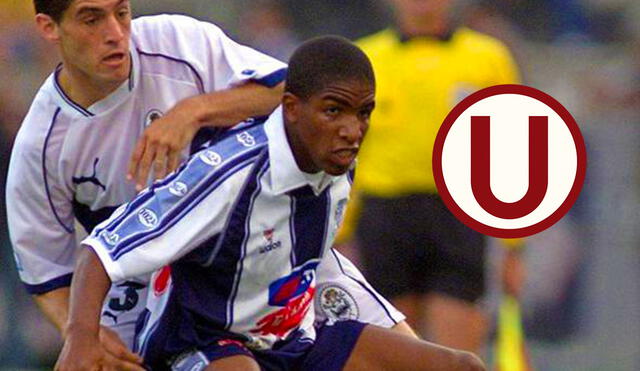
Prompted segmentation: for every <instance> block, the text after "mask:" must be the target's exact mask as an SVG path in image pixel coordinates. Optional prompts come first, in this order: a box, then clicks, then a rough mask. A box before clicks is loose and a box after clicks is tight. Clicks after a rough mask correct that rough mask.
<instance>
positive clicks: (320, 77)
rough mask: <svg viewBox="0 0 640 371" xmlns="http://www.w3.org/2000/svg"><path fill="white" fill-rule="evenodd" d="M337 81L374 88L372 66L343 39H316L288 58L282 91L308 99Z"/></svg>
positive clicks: (338, 37) (360, 52)
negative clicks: (357, 81) (365, 84)
mask: <svg viewBox="0 0 640 371" xmlns="http://www.w3.org/2000/svg"><path fill="white" fill-rule="evenodd" d="M337 80H360V81H363V82H366V83H369V84H371V86H372V87H374V88H375V77H374V74H373V67H371V62H370V61H369V58H367V56H366V54H364V52H363V51H362V50H360V48H358V47H357V46H355V45H354V44H353V43H352V42H351V41H349V40H347V39H345V38H344V37H340V36H322V37H317V38H314V39H311V40H308V41H306V42H304V43H303V44H302V45H300V47H298V49H296V51H295V52H294V53H293V55H292V56H291V58H290V59H289V69H288V71H287V80H286V83H285V91H286V92H290V93H292V94H293V95H295V96H297V97H299V98H302V99H308V98H309V97H310V96H312V95H313V94H315V93H318V92H319V91H321V90H322V89H324V88H325V87H326V86H327V85H329V84H330V83H331V82H334V81H337Z"/></svg>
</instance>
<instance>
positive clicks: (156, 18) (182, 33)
mask: <svg viewBox="0 0 640 371" xmlns="http://www.w3.org/2000/svg"><path fill="white" fill-rule="evenodd" d="M222 34H223V32H222V30H221V29H220V28H219V27H218V26H216V25H214V24H213V23H209V22H203V21H199V20H197V19H195V18H192V17H188V16H184V15H177V14H161V15H153V16H144V17H139V18H136V19H134V20H133V22H132V38H133V39H134V41H136V42H137V43H141V44H142V45H143V46H149V47H154V46H155V47H158V46H159V45H160V44H161V43H164V42H169V43H176V42H180V41H182V42H187V41H192V42H193V41H197V40H198V39H200V38H201V37H203V36H205V35H208V36H209V37H211V36H219V35H222ZM194 37H195V38H196V40H194V39H193V38H194Z"/></svg>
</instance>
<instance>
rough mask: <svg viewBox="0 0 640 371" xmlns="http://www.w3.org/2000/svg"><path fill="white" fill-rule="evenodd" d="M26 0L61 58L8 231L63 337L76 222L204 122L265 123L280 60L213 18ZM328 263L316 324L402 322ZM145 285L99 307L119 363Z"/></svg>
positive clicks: (27, 148)
mask: <svg viewBox="0 0 640 371" xmlns="http://www.w3.org/2000/svg"><path fill="white" fill-rule="evenodd" d="M34 3H35V6H36V12H37V13H38V14H37V15H36V24H37V28H38V30H39V31H40V32H41V33H42V35H43V36H44V37H45V38H46V39H47V40H48V41H50V42H52V43H54V44H55V45H57V47H58V49H59V51H60V54H61V57H62V61H63V62H62V63H61V64H60V65H59V66H58V67H57V68H56V70H55V71H54V73H52V74H51V76H49V77H48V79H47V80H46V81H45V82H44V84H43V85H42V87H41V88H40V90H39V91H38V93H37V95H36V97H35V99H34V101H33V104H32V106H31V108H30V110H29V113H28V114H27V116H26V118H25V119H24V122H23V124H22V127H21V129H20V132H19V134H18V136H17V139H16V142H15V144H14V149H13V153H12V158H11V164H10V171H9V176H8V181H7V209H8V222H9V223H8V224H9V229H10V235H11V240H12V243H13V247H14V253H15V258H16V263H17V266H18V269H19V272H20V276H21V279H22V281H23V282H24V283H25V286H26V287H27V290H28V291H29V293H31V294H32V295H34V298H35V301H36V303H37V304H38V305H39V307H40V309H41V310H42V311H43V313H45V315H46V316H47V317H48V318H49V319H50V320H51V322H52V323H54V324H55V326H56V327H57V328H58V329H59V330H60V331H61V332H63V330H64V327H65V322H66V320H67V312H68V301H69V285H70V282H71V277H72V274H73V271H74V263H75V256H76V254H77V252H78V245H77V243H76V235H77V234H78V231H77V230H76V228H75V225H74V222H75V221H77V222H79V224H80V225H81V226H82V227H84V229H85V230H86V231H91V230H92V229H93V228H94V227H95V225H97V224H98V223H99V222H101V221H103V220H104V219H106V218H107V217H108V216H109V215H110V214H111V213H112V212H113V210H115V209H116V208H117V207H118V206H119V205H121V204H123V203H125V202H127V201H129V200H130V199H131V198H133V197H134V196H135V194H136V183H138V184H137V185H138V186H144V185H146V184H147V178H148V177H147V174H148V173H149V168H150V167H151V166H153V168H154V171H155V172H156V174H155V176H156V177H162V176H163V175H165V174H166V173H167V171H168V170H171V169H173V168H174V167H176V166H177V163H178V162H179V159H181V158H186V157H187V154H188V152H189V149H188V148H187V149H184V147H188V146H189V144H190V143H191V147H196V146H197V145H198V144H199V143H200V142H202V141H204V140H205V139H207V138H208V136H206V135H204V136H200V135H199V136H197V137H196V140H194V141H193V142H192V138H193V137H194V134H195V133H196V131H198V130H200V133H203V132H204V131H206V130H211V128H204V127H205V126H220V125H229V124H231V123H235V122H239V121H241V120H244V119H246V118H247V117H251V116H263V115H268V114H269V113H270V112H271V111H272V110H273V109H274V108H275V107H276V105H277V104H278V102H279V101H280V97H281V95H282V85H283V84H282V80H283V78H284V75H285V73H286V70H285V68H286V65H285V64H283V63H281V62H279V61H277V60H275V59H273V58H271V57H268V56H266V55H264V54H261V53H258V52H256V51H255V50H252V49H250V48H247V47H245V46H242V45H239V44H237V43H235V42H234V41H232V40H230V39H229V38H228V37H227V36H226V35H225V34H224V33H223V32H222V31H221V30H220V29H219V28H218V27H216V26H215V25H213V24H210V23H206V22H200V21H197V20H195V19H192V18H189V17H185V16H177V15H162V16H152V17H141V18H138V19H136V20H133V21H132V20H131V14H130V6H129V1H126V0H47V1H45V0H36V1H35V2H34ZM152 122H153V125H150V124H151V123H152ZM199 138H203V139H202V140H199ZM132 153H135V156H134V157H135V159H136V160H138V161H134V162H133V165H131V162H130V157H131V155H132ZM127 174H131V175H132V176H133V178H134V179H132V180H134V181H135V182H133V181H127V180H126V177H127ZM332 257H333V259H331V261H330V264H324V265H323V266H326V267H327V268H326V269H322V268H321V269H320V273H319V275H320V278H319V282H320V283H322V288H323V289H326V290H325V291H326V292H327V293H339V294H340V295H341V296H340V299H341V300H333V301H331V300H329V299H327V300H325V301H324V302H323V303H324V305H322V306H319V307H318V308H319V309H318V311H319V314H320V316H319V318H321V319H323V316H324V318H328V319H330V320H339V319H347V318H352V319H353V318H361V319H362V318H364V319H367V320H368V321H370V322H374V323H376V324H378V325H381V326H386V327H391V326H400V327H401V328H402V326H403V325H404V323H403V322H402V320H403V319H404V317H403V316H402V315H401V314H400V313H399V312H398V311H396V310H395V308H393V307H392V306H390V305H389V304H388V302H386V301H385V300H384V299H383V298H382V297H380V296H379V295H377V293H375V292H374V291H373V290H371V288H370V286H368V284H367V283H366V282H365V281H364V279H363V278H362V275H361V274H360V273H359V272H358V271H357V269H355V267H353V266H352V265H351V264H350V263H349V262H348V261H347V260H346V259H344V258H343V257H340V256H339V255H337V254H335V256H334V255H333V254H332ZM328 261H329V260H328ZM323 272H324V273H323ZM322 277H325V278H322ZM147 282H148V277H137V278H132V279H129V280H126V281H122V282H118V283H115V284H114V285H113V287H112V289H111V291H110V293H109V295H108V297H107V300H106V301H105V305H104V308H103V310H102V312H101V314H102V320H103V324H104V325H105V327H103V331H104V333H103V336H102V339H103V343H104V344H103V345H105V347H107V348H108V349H110V350H112V351H113V353H114V354H129V355H130V356H128V357H125V360H123V362H125V363H127V361H126V360H130V361H133V360H135V357H133V356H132V355H131V354H130V353H126V352H125V351H124V349H123V348H125V345H126V346H128V347H131V346H132V344H133V332H134V327H135V320H136V318H137V317H138V315H139V313H140V311H141V310H142V309H143V307H144V299H143V298H145V297H146V294H145V292H146V291H145V290H146V287H147ZM319 287H320V286H319ZM326 297H327V298H334V297H336V296H335V295H333V296H331V295H329V294H327V296H326ZM347 299H349V300H347ZM345 303H346V306H345ZM398 324H399V325H398ZM107 327H108V328H110V329H112V330H114V331H115V333H116V334H117V335H116V334H114V333H113V332H112V331H109V330H108V329H107ZM118 337H119V338H120V339H121V340H122V341H123V342H124V345H123V344H120V341H119V340H118ZM114 362H115V363H116V364H120V365H122V363H120V361H118V360H115V359H114ZM127 364H129V363H127ZM129 366H131V367H133V366H132V365H131V364H129Z"/></svg>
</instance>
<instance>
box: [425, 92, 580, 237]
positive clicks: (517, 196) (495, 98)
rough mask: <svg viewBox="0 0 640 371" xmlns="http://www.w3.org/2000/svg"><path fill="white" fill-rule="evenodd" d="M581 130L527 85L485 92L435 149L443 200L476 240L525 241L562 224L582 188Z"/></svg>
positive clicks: (459, 108) (462, 108)
mask: <svg viewBox="0 0 640 371" xmlns="http://www.w3.org/2000/svg"><path fill="white" fill-rule="evenodd" d="M586 167H587V155H586V150H585V145H584V140H583V138H582V134H581V133H580V129H579V127H578V125H577V123H576V121H575V120H574V118H573V117H572V116H571V114H570V113H569V111H567V110H566V109H565V108H564V107H563V106H562V105H561V104H560V103H559V102H558V101H557V100H555V99H554V98H553V97H551V96H550V95H548V94H546V93H544V92H542V91H540V90H537V89H534V88H531V87H528V86H523V85H497V86H492V87H489V88H486V89H483V90H480V91H478V92H476V93H474V94H472V95H470V96H469V97H467V98H465V99H464V100H463V101H462V102H460V103H459V104H458V105H456V106H455V107H454V108H453V110H452V111H451V112H450V113H449V115H447V117H446V118H445V120H444V122H443V124H442V126H441V127H440V130H439V131H438V135H437V137H436V141H435V145H434V149H433V171H434V177H435V181H436V186H437V187H438V192H439V193H440V196H441V197H442V200H443V201H444V202H445V204H446V205H447V207H448V208H449V210H451V212H452V213H453V214H454V215H455V216H456V217H457V218H458V219H459V220H460V221H462V222H463V223H464V224H466V225H467V226H469V227H471V228H473V229H475V230H476V231H478V232H481V233H484V234H487V235H490V236H494V237H501V238H518V237H526V236H529V235H532V234H535V233H538V232H540V231H542V230H544V229H546V228H548V227H550V226H552V225H553V224H554V223H556V222H557V221H558V220H560V219H561V218H562V217H563V216H564V215H565V214H566V213H567V212H568V211H569V209H570V208H571V206H573V204H574V203H575V201H576V199H577V198H578V195H579V194H580V190H581V189H582V184H583V182H584V177H585V173H586Z"/></svg>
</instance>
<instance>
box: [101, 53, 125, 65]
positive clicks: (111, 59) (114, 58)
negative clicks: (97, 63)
mask: <svg viewBox="0 0 640 371" xmlns="http://www.w3.org/2000/svg"><path fill="white" fill-rule="evenodd" d="M102 61H103V62H105V63H107V64H119V63H121V62H123V61H124V53H111V54H109V55H107V56H106V57H104V58H103V59H102Z"/></svg>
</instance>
